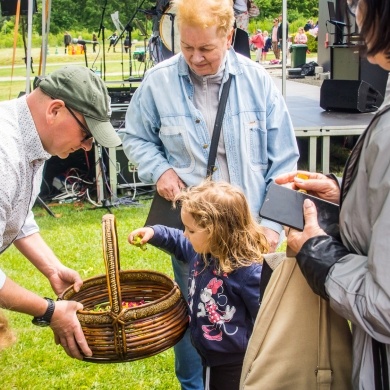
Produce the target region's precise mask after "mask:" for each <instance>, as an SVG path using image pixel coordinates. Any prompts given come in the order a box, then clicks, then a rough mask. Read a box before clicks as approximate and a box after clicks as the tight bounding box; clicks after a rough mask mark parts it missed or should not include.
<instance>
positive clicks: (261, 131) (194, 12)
mask: <svg viewBox="0 0 390 390" xmlns="http://www.w3.org/2000/svg"><path fill="white" fill-rule="evenodd" d="M173 4H174V6H175V7H176V10H177V13H176V20H177V23H178V29H179V32H180V47H181V52H180V53H178V54H176V55H175V56H173V57H172V58H169V59H168V60H165V61H162V62H161V63H159V64H157V65H156V66H154V67H153V68H151V69H149V70H148V71H147V72H146V74H145V76H144V79H143V81H142V83H141V85H140V86H139V87H138V88H137V90H136V91H135V93H134V95H133V97H132V99H131V101H130V104H129V108H128V110H127V113H126V126H125V128H122V129H120V130H119V131H118V135H119V136H120V138H121V139H122V145H123V150H124V152H125V154H126V155H127V157H128V159H129V160H130V161H133V162H135V163H136V164H137V166H138V175H139V178H140V180H142V182H144V183H150V184H155V185H156V190H157V191H158V193H159V194H160V195H161V196H162V197H164V198H166V199H167V200H173V198H174V197H175V195H176V194H177V193H179V192H180V191H181V190H182V189H183V188H185V187H186V186H192V185H197V184H199V183H201V182H202V181H203V180H204V178H205V177H206V174H207V173H206V171H207V160H208V156H209V151H210V142H211V137H212V134H213V129H214V122H215V117H216V113H217V108H218V103H219V100H220V94H221V90H222V87H223V86H224V84H225V83H226V82H227V80H228V78H229V76H230V75H231V77H232V83H231V85H230V92H229V97H228V101H227V105H226V109H225V115H224V120H223V123H222V132H221V136H220V140H219V145H218V153H217V157H216V170H215V171H214V173H213V178H214V179H215V180H216V181H221V180H224V181H227V182H230V183H232V184H234V185H236V186H238V187H240V188H241V189H243V191H244V193H245V195H246V197H247V199H248V202H249V205H250V209H251V212H252V215H253V216H254V217H255V218H256V219H257V221H258V222H259V223H261V225H262V226H263V229H264V234H265V235H266V237H267V239H268V241H269V243H270V248H271V249H270V250H271V251H274V250H275V248H276V247H277V245H278V243H279V234H280V232H281V231H282V226H280V225H279V224H275V223H274V222H271V221H269V220H265V219H263V220H261V221H260V217H259V215H258V213H259V210H260V207H261V205H262V203H263V200H264V197H265V193H266V190H267V187H268V185H269V184H270V183H271V182H272V181H273V178H274V177H276V176H277V175H279V174H280V173H282V172H288V171H289V167H295V166H296V163H297V160H298V156H299V154H298V148H297V144H296V138H295V134H294V129H293V127H292V123H291V119H290V116H289V114H288V110H287V107H286V105H285V102H284V99H283V96H282V95H281V93H280V92H279V90H278V88H277V87H276V86H275V83H274V82H273V80H272V78H271V77H270V76H269V74H268V73H267V71H266V70H265V69H264V68H263V67H261V66H259V65H257V64H256V63H255V62H254V61H252V60H251V59H249V58H247V57H245V56H242V55H240V54H237V53H236V52H235V51H234V49H233V48H232V46H231V45H232V43H231V42H232V34H233V31H234V29H233V25H234V14H233V4H232V1H231V0H176V1H174V2H173ZM243 91H245V93H243ZM253 188H256V191H253ZM172 265H173V269H174V274H175V280H176V281H177V282H178V284H179V286H180V288H181V290H182V291H183V293H184V295H187V281H188V272H189V271H188V265H187V264H184V263H182V262H180V261H178V260H177V259H175V258H172ZM174 348H175V358H176V359H175V364H176V374H177V377H178V379H179V381H180V383H181V386H182V388H183V389H203V383H202V382H200V383H199V382H198V381H197V380H196V378H199V377H200V374H199V371H202V366H201V363H200V359H199V356H198V354H197V353H196V351H195V350H194V349H193V347H192V345H191V342H190V339H189V335H188V336H184V338H183V339H182V340H181V341H180V342H179V343H178V344H176V345H175V347H174Z"/></svg>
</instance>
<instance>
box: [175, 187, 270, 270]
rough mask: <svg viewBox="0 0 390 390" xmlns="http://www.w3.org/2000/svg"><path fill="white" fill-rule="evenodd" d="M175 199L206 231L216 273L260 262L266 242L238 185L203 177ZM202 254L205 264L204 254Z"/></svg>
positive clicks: (267, 246) (266, 248)
mask: <svg viewBox="0 0 390 390" xmlns="http://www.w3.org/2000/svg"><path fill="white" fill-rule="evenodd" d="M175 202H179V203H180V204H181V207H182V209H183V210H184V211H185V212H188V213H189V214H190V215H191V216H192V218H194V221H195V223H196V225H197V226H199V227H200V228H201V229H204V230H205V231H206V232H207V236H208V240H209V242H208V244H209V248H210V250H209V253H210V254H211V255H212V256H213V257H214V258H215V259H216V260H217V264H216V268H217V271H218V272H224V273H230V272H232V271H234V270H235V269H237V268H240V267H246V266H250V265H251V264H253V263H256V262H257V263H262V261H263V253H267V252H268V249H269V245H268V242H267V240H266V238H265V236H264V234H263V230H262V227H261V226H260V225H259V224H258V223H257V222H256V221H255V220H254V218H253V217H252V215H251V212H250V210H249V206H248V202H247V200H246V198H245V195H244V194H243V192H242V191H241V190H240V189H239V188H237V187H235V186H233V185H231V184H229V183H226V182H222V181H219V182H214V181H211V180H205V181H204V182H202V183H201V184H200V185H198V186H192V187H188V188H186V189H185V190H183V191H182V192H181V193H180V194H178V195H177V196H176V197H175ZM203 257H204V261H205V263H206V264H208V262H207V256H206V255H204V256H203Z"/></svg>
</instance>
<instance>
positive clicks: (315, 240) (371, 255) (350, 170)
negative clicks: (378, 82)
mask: <svg viewBox="0 0 390 390" xmlns="http://www.w3.org/2000/svg"><path fill="white" fill-rule="evenodd" d="M347 4H348V6H349V11H348V12H350V13H352V14H354V15H355V16H356V24H357V26H358V28H359V32H360V36H361V37H363V38H364V40H365V49H366V52H365V55H366V57H367V60H368V61H369V62H370V63H371V64H375V65H378V66H380V67H381V68H382V69H384V70H386V71H387V72H390V24H389V22H388V21H389V19H390V2H389V1H388V0H348V2H347ZM389 148H390V79H389V81H388V83H387V90H386V93H385V99H384V101H383V104H382V105H381V106H380V107H379V109H378V111H377V112H376V114H375V116H373V118H372V120H371V123H370V125H369V126H368V128H367V129H366V130H365V131H364V133H363V134H362V135H361V136H360V138H359V140H358V141H357V142H356V145H355V147H354V148H353V149H352V152H351V153H350V155H349V158H348V161H347V163H346V165H345V168H344V173H343V179H342V182H341V186H340V183H339V181H338V180H336V177H333V176H331V177H329V176H325V175H323V174H321V173H315V172H300V173H303V174H304V175H306V176H307V177H308V179H307V180H302V179H300V178H298V177H297V174H296V172H291V173H287V174H285V175H281V176H278V177H276V178H275V182H276V183H277V184H281V185H286V186H289V187H291V188H293V189H301V190H305V191H307V192H308V193H309V194H311V195H314V196H317V197H319V198H321V199H324V200H327V201H330V202H333V203H337V204H339V206H340V215H339V226H340V237H332V236H330V235H327V234H326V233H325V231H324V230H322V229H321V227H320V226H319V225H318V220H317V210H316V206H315V205H314V203H313V202H312V201H310V200H309V199H305V202H304V206H303V215H304V219H305V227H304V230H303V231H302V232H299V231H297V230H294V229H290V230H288V231H287V243H288V246H289V248H290V249H291V251H293V252H295V253H296V254H297V255H296V258H297V262H298V264H299V267H300V269H301V270H302V274H303V275H304V276H305V278H306V280H307V282H308V284H309V285H310V287H311V288H312V290H313V291H314V292H315V293H316V294H318V295H320V296H321V297H322V298H324V299H327V300H329V302H330V306H331V308H332V309H333V310H334V311H336V312H337V313H338V314H339V315H341V316H343V317H344V318H346V319H348V320H349V321H350V322H351V327H352V338H353V371H352V388H353V389H354V390H362V389H388V388H389V382H390V374H389V372H390V371H389V368H390V316H389V313H390V283H389V280H390V262H389V251H390V246H389V239H388V237H389V234H390V224H389V220H390V190H389V189H390V164H389V161H390V160H389Z"/></svg>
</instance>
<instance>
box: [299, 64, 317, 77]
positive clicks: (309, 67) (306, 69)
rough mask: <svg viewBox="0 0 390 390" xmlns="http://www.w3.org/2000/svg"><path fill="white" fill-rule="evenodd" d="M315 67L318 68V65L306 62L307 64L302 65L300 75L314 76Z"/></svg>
mask: <svg viewBox="0 0 390 390" xmlns="http://www.w3.org/2000/svg"><path fill="white" fill-rule="evenodd" d="M316 66H318V64H317V62H315V61H311V62H308V63H307V64H304V65H302V70H301V75H303V76H314V75H315V68H316Z"/></svg>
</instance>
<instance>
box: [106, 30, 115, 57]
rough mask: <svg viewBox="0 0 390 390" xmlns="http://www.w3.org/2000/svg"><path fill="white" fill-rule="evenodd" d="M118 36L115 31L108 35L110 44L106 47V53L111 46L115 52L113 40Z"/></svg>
mask: <svg viewBox="0 0 390 390" xmlns="http://www.w3.org/2000/svg"><path fill="white" fill-rule="evenodd" d="M117 38H118V35H117V34H116V31H114V32H113V34H112V35H111V36H109V37H108V40H109V41H110V46H109V47H108V50H107V53H108V52H109V51H110V49H111V47H113V51H114V53H116V52H115V42H116V40H117Z"/></svg>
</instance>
